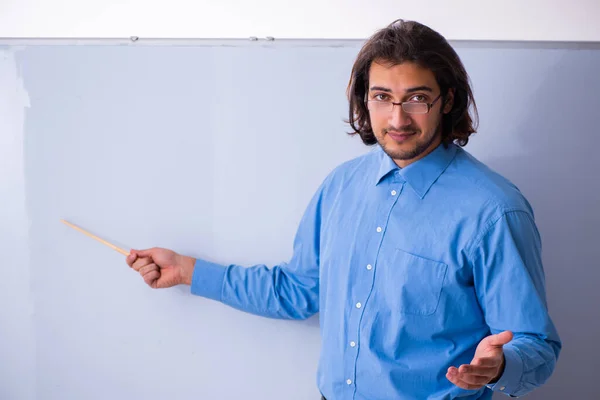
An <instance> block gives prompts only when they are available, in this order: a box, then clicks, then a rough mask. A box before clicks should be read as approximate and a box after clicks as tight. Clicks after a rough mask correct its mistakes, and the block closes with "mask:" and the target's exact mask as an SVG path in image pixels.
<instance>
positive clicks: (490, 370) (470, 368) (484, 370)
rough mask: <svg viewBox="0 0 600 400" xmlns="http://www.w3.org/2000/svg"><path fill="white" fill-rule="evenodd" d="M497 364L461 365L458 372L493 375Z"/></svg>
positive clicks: (496, 369)
mask: <svg viewBox="0 0 600 400" xmlns="http://www.w3.org/2000/svg"><path fill="white" fill-rule="evenodd" d="M498 367H499V365H498V366H495V367H479V366H476V365H461V366H460V368H459V369H458V372H459V373H461V374H471V375H481V376H494V374H495V373H496V372H497V371H498Z"/></svg>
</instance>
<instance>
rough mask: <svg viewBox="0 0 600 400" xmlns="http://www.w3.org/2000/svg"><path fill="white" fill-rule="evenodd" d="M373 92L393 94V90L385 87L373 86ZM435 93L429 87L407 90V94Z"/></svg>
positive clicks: (416, 87)
mask: <svg viewBox="0 0 600 400" xmlns="http://www.w3.org/2000/svg"><path fill="white" fill-rule="evenodd" d="M371 90H379V91H382V92H387V93H392V89H389V88H386V87H383V86H371ZM421 91H423V92H430V93H432V92H433V89H432V88H430V87H429V86H415V87H411V88H408V89H406V90H405V92H406V93H413V92H421Z"/></svg>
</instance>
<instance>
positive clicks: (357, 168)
mask: <svg viewBox="0 0 600 400" xmlns="http://www.w3.org/2000/svg"><path fill="white" fill-rule="evenodd" d="M380 162H381V149H380V148H379V147H373V148H371V149H369V151H367V152H366V153H364V154H361V155H359V156H356V157H353V158H351V159H349V160H346V161H344V162H342V163H341V164H338V165H337V166H336V167H335V168H333V170H332V171H331V172H330V173H329V174H328V176H327V180H328V181H329V182H328V183H330V184H340V183H342V182H347V181H349V180H361V178H363V179H364V178H368V177H370V176H373V177H374V176H375V175H374V174H375V172H376V171H377V169H378V168H379V165H380Z"/></svg>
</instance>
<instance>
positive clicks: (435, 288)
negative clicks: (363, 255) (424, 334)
mask: <svg viewBox="0 0 600 400" xmlns="http://www.w3.org/2000/svg"><path fill="white" fill-rule="evenodd" d="M447 270H448V265H446V264H444V263H442V262H439V261H434V260H430V259H427V258H424V257H421V256H417V255H415V254H411V253H408V252H406V251H404V250H401V249H395V251H394V253H393V254H392V257H391V260H390V264H389V265H388V268H386V272H387V274H386V275H387V276H386V282H385V283H384V286H385V287H386V292H387V293H386V297H387V298H388V300H389V301H390V303H391V304H390V305H391V306H392V307H394V309H395V310H397V311H399V312H400V313H402V314H410V315H431V314H434V313H435V312H436V310H437V308H438V304H439V301H440V296H441V293H442V288H443V287H444V280H445V278H446V272H447Z"/></svg>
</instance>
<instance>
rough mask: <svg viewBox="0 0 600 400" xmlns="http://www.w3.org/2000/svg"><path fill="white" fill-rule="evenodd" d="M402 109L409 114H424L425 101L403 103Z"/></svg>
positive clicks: (425, 110) (425, 108) (425, 111)
mask: <svg viewBox="0 0 600 400" xmlns="http://www.w3.org/2000/svg"><path fill="white" fill-rule="evenodd" d="M402 109H403V110H404V112H407V113H410V114H426V113H427V104H426V103H403V104H402Z"/></svg>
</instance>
